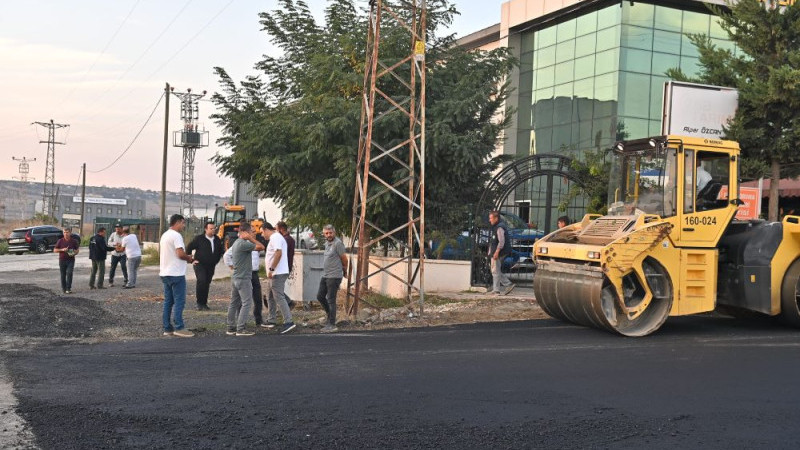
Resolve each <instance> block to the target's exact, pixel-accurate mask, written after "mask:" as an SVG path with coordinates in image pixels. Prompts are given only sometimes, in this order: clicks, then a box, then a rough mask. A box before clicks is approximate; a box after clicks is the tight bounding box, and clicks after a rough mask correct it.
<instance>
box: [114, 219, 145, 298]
mask: <svg viewBox="0 0 800 450" xmlns="http://www.w3.org/2000/svg"><path fill="white" fill-rule="evenodd" d="M117 249H122V250H123V251H124V252H125V259H127V260H128V269H129V270H128V282H127V283H126V284H125V286H122V288H123V289H133V288H135V287H136V275H137V274H138V273H139V264H141V263H142V248H141V247H140V246H139V239H138V238H137V237H136V235H135V234H131V229H130V227H123V228H122V241H121V242H120V243H119V244H118V245H117Z"/></svg>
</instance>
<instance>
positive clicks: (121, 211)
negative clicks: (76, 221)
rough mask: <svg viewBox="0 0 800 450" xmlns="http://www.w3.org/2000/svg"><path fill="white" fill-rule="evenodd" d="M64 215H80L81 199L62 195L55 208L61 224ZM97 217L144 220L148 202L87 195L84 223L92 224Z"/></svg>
mask: <svg viewBox="0 0 800 450" xmlns="http://www.w3.org/2000/svg"><path fill="white" fill-rule="evenodd" d="M64 213H68V214H80V213H81V197H80V196H67V195H60V196H59V197H58V201H57V202H56V207H55V216H56V219H58V221H59V222H60V221H61V218H62V216H63V215H64ZM96 217H114V218H117V219H143V218H146V217H147V202H146V201H145V200H138V199H127V198H103V197H90V196H88V195H87V196H86V204H85V210H84V213H83V222H84V223H92V222H94V219H95V218H96Z"/></svg>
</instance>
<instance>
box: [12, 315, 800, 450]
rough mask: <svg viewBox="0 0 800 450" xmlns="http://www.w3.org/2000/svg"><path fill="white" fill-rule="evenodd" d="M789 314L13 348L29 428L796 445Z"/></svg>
mask: <svg viewBox="0 0 800 450" xmlns="http://www.w3.org/2000/svg"><path fill="white" fill-rule="evenodd" d="M798 354H800V332H798V331H796V330H792V329H788V328H782V327H780V326H777V325H775V324H774V323H772V322H770V321H755V322H753V321H739V320H734V319H726V318H720V317H711V316H703V317H692V318H676V319H675V318H673V319H670V320H668V321H667V324H666V325H665V326H664V327H663V328H662V329H661V330H660V331H659V332H658V333H657V334H655V335H653V336H650V337H647V338H639V339H631V338H621V337H617V336H613V335H611V334H608V333H605V332H600V331H596V330H590V329H584V328H578V327H573V326H568V325H564V324H561V323H559V322H556V321H552V320H539V321H531V322H513V323H500V324H481V325H469V326H457V327H445V328H429V329H413V330H407V331H399V332H398V331H385V332H370V333H358V334H356V333H341V334H335V335H318V334H305V335H285V336H280V335H259V336H255V337H227V338H226V337H213V338H194V339H180V338H163V339H154V340H145V341H133V342H118V343H107V344H97V345H74V344H72V345H66V344H64V345H58V346H50V347H45V348H42V349H39V350H36V351H34V352H15V353H10V354H8V355H7V356H8V358H7V363H8V370H9V372H10V374H11V377H12V379H13V381H14V387H15V393H16V396H17V399H18V402H19V413H20V415H21V416H22V418H23V419H24V420H26V421H27V423H28V425H29V426H30V429H31V430H32V432H33V434H34V435H35V436H36V441H37V444H38V445H39V446H41V447H42V448H46V449H72V448H74V449H86V448H114V449H120V448H122V449H124V448H147V449H151V448H153V449H155V448H254V447H255V446H259V447H261V448H306V449H308V448H324V449H339V448H341V449H345V448H347V449H350V448H458V449H463V448H632V449H643V448H647V449H658V448H663V449H667V448H669V449H673V448H698V449H700V448H702V449H709V448H724V449H752V448H769V449H782V448H785V449H796V448H799V447H800V407H798V405H799V404H800V383H798V380H800V358H798Z"/></svg>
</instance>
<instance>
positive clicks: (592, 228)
mask: <svg viewBox="0 0 800 450" xmlns="http://www.w3.org/2000/svg"><path fill="white" fill-rule="evenodd" d="M614 154H615V158H614V163H613V166H612V167H613V168H612V172H611V177H610V187H609V203H610V204H609V208H608V214H607V215H605V216H599V215H586V216H585V217H584V218H583V220H582V221H580V222H578V223H575V224H573V225H570V226H567V227H565V228H562V229H560V230H557V231H555V232H553V233H551V234H549V235H547V236H545V237H543V238H542V239H540V240H538V241H537V242H536V244H534V250H533V251H534V255H535V261H536V275H535V276H534V282H533V288H534V294H535V295H536V300H537V302H538V303H539V305H541V307H542V309H543V310H544V311H545V312H546V313H547V314H549V315H550V316H552V317H554V318H557V319H560V320H564V321H567V322H572V323H576V324H579V325H584V326H591V327H596V328H601V329H606V330H609V331H612V332H615V333H619V334H622V335H625V336H645V335H648V334H650V333H652V332H654V331H656V330H658V328H659V327H660V326H661V325H662V324H663V323H664V321H665V320H666V319H667V316H682V315H688V314H696V313H703V312H708V311H713V310H715V309H719V310H721V311H722V312H725V313H727V314H731V315H740V314H741V315H745V314H753V312H755V313H761V314H765V315H769V316H780V317H781V318H782V319H783V320H784V321H785V322H787V323H789V324H791V325H794V326H800V306H799V304H798V299H800V286H798V280H799V279H800V217H797V216H787V217H786V218H784V219H783V221H782V222H767V221H763V220H748V221H739V220H734V216H735V215H736V211H737V209H738V206H739V205H740V204H741V201H740V200H739V198H738V192H739V185H738V173H739V145H738V143H736V142H732V141H723V140H714V139H702V138H691V137H683V136H658V137H654V138H649V139H639V140H633V141H627V142H620V143H618V144H617V145H616V146H615V149H614Z"/></svg>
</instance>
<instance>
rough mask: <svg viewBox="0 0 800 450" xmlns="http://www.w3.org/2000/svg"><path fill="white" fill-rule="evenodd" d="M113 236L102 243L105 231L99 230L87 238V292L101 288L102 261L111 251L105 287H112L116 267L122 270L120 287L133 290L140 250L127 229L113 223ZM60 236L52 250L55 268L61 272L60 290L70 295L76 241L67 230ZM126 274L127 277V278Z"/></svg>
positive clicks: (70, 231) (104, 238) (78, 249)
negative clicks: (88, 260) (88, 263)
mask: <svg viewBox="0 0 800 450" xmlns="http://www.w3.org/2000/svg"><path fill="white" fill-rule="evenodd" d="M115 228H116V229H115V231H114V233H112V234H111V236H110V237H109V239H108V241H106V229H105V227H100V228H99V229H98V230H97V234H95V235H94V236H92V238H91V239H89V259H90V260H91V261H92V272H91V275H90V276H89V289H105V286H103V280H104V279H105V271H106V258H107V257H108V252H109V251H110V252H111V270H110V271H109V277H108V286H109V287H111V286H114V274H115V272H116V269H117V265H118V264H119V266H120V267H121V268H122V276H123V282H124V284H123V286H122V287H123V288H125V289H132V288H134V287H136V275H137V273H138V271H139V264H140V263H141V261H142V249H141V247H140V245H139V240H138V238H137V237H136V235H135V234H132V233H131V232H130V229H129V228H128V227H123V226H122V225H121V224H117V225H116V227H115ZM63 232H64V236H63V237H62V238H61V239H59V240H58V242H56V245H55V248H54V249H53V251H54V252H55V253H58V268H59V271H60V272H61V291H62V292H63V293H65V294H71V293H72V275H73V271H74V269H75V257H76V256H77V255H78V253H80V240H79V238H78V237H77V236H76V235H73V234H72V229H71V228H64V229H63ZM129 274H130V277H129V276H128V275H129Z"/></svg>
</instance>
